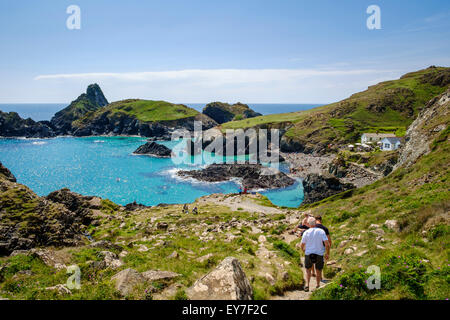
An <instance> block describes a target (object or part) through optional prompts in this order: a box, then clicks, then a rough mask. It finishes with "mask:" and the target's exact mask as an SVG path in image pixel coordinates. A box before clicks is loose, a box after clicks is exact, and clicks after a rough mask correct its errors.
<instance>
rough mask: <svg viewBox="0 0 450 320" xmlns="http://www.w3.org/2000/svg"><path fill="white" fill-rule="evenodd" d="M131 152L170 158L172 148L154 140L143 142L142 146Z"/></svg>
mask: <svg viewBox="0 0 450 320" xmlns="http://www.w3.org/2000/svg"><path fill="white" fill-rule="evenodd" d="M133 153H134V154H145V155H149V156H155V157H159V158H170V157H171V155H172V150H170V149H169V148H167V147H166V146H163V145H162V144H158V143H156V142H147V143H146V144H143V145H142V146H140V147H139V148H137V149H136V151H134V152H133Z"/></svg>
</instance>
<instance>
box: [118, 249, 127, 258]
mask: <svg viewBox="0 0 450 320" xmlns="http://www.w3.org/2000/svg"><path fill="white" fill-rule="evenodd" d="M127 255H128V251H126V250H122V252H120V253H119V258H125V257H126V256H127Z"/></svg>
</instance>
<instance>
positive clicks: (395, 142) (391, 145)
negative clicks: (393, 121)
mask: <svg viewBox="0 0 450 320" xmlns="http://www.w3.org/2000/svg"><path fill="white" fill-rule="evenodd" d="M380 142H381V146H380V149H381V150H383V151H391V150H397V149H398V148H399V147H400V145H401V144H402V143H401V140H400V138H397V137H395V138H384V139H382V140H381V141H380Z"/></svg>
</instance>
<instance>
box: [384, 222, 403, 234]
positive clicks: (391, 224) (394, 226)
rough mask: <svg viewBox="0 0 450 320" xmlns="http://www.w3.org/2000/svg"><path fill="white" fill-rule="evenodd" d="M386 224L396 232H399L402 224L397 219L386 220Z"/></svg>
mask: <svg viewBox="0 0 450 320" xmlns="http://www.w3.org/2000/svg"><path fill="white" fill-rule="evenodd" d="M384 225H385V226H386V227H387V228H388V229H390V230H393V231H395V232H399V231H400V225H399V223H398V221H397V220H386V222H385V223H384Z"/></svg>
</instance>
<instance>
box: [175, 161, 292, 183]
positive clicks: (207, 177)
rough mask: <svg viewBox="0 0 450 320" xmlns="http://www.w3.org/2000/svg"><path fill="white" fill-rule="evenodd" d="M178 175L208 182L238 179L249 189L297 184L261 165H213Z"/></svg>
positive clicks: (181, 172)
mask: <svg viewBox="0 0 450 320" xmlns="http://www.w3.org/2000/svg"><path fill="white" fill-rule="evenodd" d="M177 174H178V175H179V176H181V177H191V178H194V179H197V180H200V181H206V182H219V181H227V180H230V179H232V178H238V179H240V180H241V183H242V186H243V187H244V188H247V189H273V188H283V187H287V186H290V185H292V184H294V182H295V180H294V179H292V178H290V177H288V176H287V175H286V174H284V173H283V172H280V171H278V170H276V169H274V168H270V167H264V166H262V165H260V164H226V163H225V164H211V165H209V166H207V167H206V168H205V169H201V170H190V171H179V172H178V173H177Z"/></svg>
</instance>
